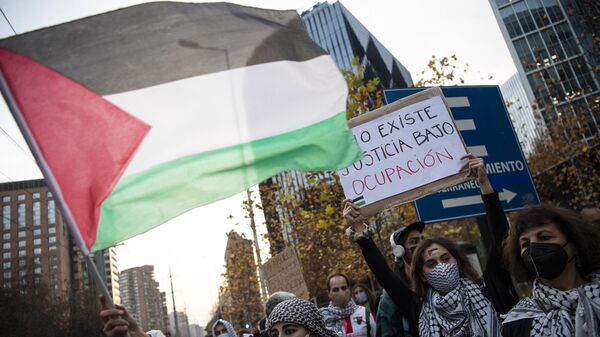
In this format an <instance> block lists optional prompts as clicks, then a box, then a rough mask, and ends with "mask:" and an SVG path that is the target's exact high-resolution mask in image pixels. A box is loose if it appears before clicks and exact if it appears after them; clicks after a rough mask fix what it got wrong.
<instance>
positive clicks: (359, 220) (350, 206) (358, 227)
mask: <svg viewBox="0 0 600 337" xmlns="http://www.w3.org/2000/svg"><path fill="white" fill-rule="evenodd" d="M342 215H343V216H344V218H346V221H348V224H349V225H350V226H351V227H352V229H353V230H354V231H355V232H362V231H363V230H364V229H365V227H366V226H365V223H364V218H363V217H362V216H361V215H360V210H359V208H358V207H357V206H356V205H355V204H354V203H353V202H352V200H350V199H346V200H344V211H343V212H342Z"/></svg>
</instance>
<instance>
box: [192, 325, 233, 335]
mask: <svg viewBox="0 0 600 337" xmlns="http://www.w3.org/2000/svg"><path fill="white" fill-rule="evenodd" d="M190 337H204V328H203V327H201V326H200V325H198V324H190ZM239 337H241V336H239Z"/></svg>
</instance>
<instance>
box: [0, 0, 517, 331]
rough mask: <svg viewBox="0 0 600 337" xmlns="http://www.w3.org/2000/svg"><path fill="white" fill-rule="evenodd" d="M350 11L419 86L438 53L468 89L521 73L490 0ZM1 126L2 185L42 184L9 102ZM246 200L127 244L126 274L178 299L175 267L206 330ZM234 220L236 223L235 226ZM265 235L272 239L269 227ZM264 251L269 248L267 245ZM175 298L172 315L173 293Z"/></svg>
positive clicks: (23, 14)
mask: <svg viewBox="0 0 600 337" xmlns="http://www.w3.org/2000/svg"><path fill="white" fill-rule="evenodd" d="M140 2H143V1H132V0H102V1H100V0H35V1H34V0H0V8H2V10H3V11H4V13H5V14H6V16H7V17H8V19H9V20H10V22H11V24H12V26H13V27H14V29H15V31H16V32H17V33H24V32H27V31H31V30H34V29H39V28H42V27H46V26H51V25H55V24H59V23H62V22H67V21H71V20H74V19H78V18H82V17H85V16H89V15H93V14H98V13H102V12H105V11H109V10H114V9H118V8H121V7H127V6H130V5H133V4H137V3H140ZM231 2H234V3H239V4H245V5H252V6H255V7H264V8H273V9H296V10H298V11H300V12H302V11H304V10H307V9H309V8H311V7H312V6H313V5H314V4H316V3H317V2H315V1H304V0H302V1H300V0H299V1H293V0H289V1H288V0H268V1H231ZM342 4H344V6H346V8H348V9H349V10H350V11H351V12H352V13H353V15H354V16H355V17H356V18H357V19H358V20H359V21H361V22H362V24H363V25H364V26H365V27H366V28H367V29H368V30H370V31H371V33H372V34H373V35H374V36H375V37H376V38H377V39H378V40H379V41H380V42H381V43H382V44H383V45H384V46H385V47H386V48H388V49H389V50H390V52H391V53H392V54H393V55H394V56H395V57H396V58H397V59H398V60H399V61H400V62H401V63H402V64H403V65H404V66H406V68H407V69H408V70H409V71H410V72H411V74H412V75H413V80H416V79H417V77H418V76H417V74H418V73H419V72H420V71H421V70H423V69H425V67H426V64H427V61H428V60H429V58H430V57H431V55H432V54H435V55H442V56H449V55H452V54H456V55H457V56H458V57H459V58H461V59H462V60H463V62H464V63H468V64H469V72H468V73H467V74H466V75H465V79H466V84H472V85H477V84H496V85H500V84H502V83H503V82H504V81H506V80H507V79H508V78H509V77H510V76H511V75H512V74H513V73H515V72H516V68H515V66H514V63H513V62H512V59H511V58H510V55H509V52H508V48H507V47H506V44H505V42H504V40H503V38H502V35H501V33H500V29H499V28H498V25H497V23H496V20H495V18H494V15H493V12H492V9H491V7H490V4H489V3H488V1H486V0H386V1H384V0H369V1H365V0H362V1H361V0H354V1H350V0H349V1H342ZM11 35H13V32H12V30H11V29H10V27H9V25H8V24H7V21H6V20H5V19H4V18H3V17H0V37H7V36H11ZM490 77H491V78H490ZM0 127H1V128H2V130H0V182H3V181H16V180H24V179H35V178H40V177H41V174H40V173H39V170H38V169H37V167H36V165H35V163H34V161H33V160H32V158H31V155H30V154H29V153H28V150H27V146H26V145H25V142H24V141H23V139H22V137H21V135H20V133H19V131H18V129H17V127H16V125H15V124H14V121H13V119H12V117H11V116H10V114H9V112H8V110H7V108H6V106H5V104H3V101H1V100H0ZM5 133H7V134H8V136H7V135H6V134H5ZM241 200H242V196H241V195H240V196H235V197H232V198H229V199H227V200H223V201H221V202H217V203H214V204H212V205H208V206H205V207H202V208H199V209H196V210H194V211H191V212H188V213H186V214H184V215H182V216H180V217H178V218H176V219H174V220H172V221H170V222H169V223H167V224H165V225H163V226H161V227H159V228H157V229H154V230H152V231H150V232H148V233H146V234H143V235H140V236H138V237H136V238H133V239H131V240H128V241H126V242H125V243H124V244H123V245H121V246H119V247H118V254H119V256H118V258H119V267H120V268H121V269H126V268H130V267H134V266H141V265H144V264H151V265H154V266H155V268H156V271H155V272H156V279H157V281H158V282H159V283H160V287H161V290H163V291H168V292H170V289H169V288H168V282H169V279H168V269H169V264H170V265H171V268H172V270H173V280H174V283H175V298H176V301H177V309H178V311H179V310H182V309H183V307H184V305H185V307H186V309H187V313H188V315H189V317H190V322H193V323H198V324H201V325H204V324H205V323H206V321H207V320H208V319H209V318H210V312H211V308H212V306H213V304H214V302H215V301H216V298H217V296H216V294H217V290H218V286H219V284H220V282H221V277H220V274H221V273H222V265H223V253H224V250H225V242H226V237H225V233H226V232H227V231H229V230H231V229H235V230H237V231H239V232H242V233H246V236H247V237H251V233H250V230H249V226H248V225H247V220H246V219H244V217H243V212H242V210H241ZM230 214H231V215H234V219H232V220H230V219H227V217H228V215H230ZM238 223H239V224H238ZM260 230H261V232H264V228H263V226H261V228H260ZM263 248H264V249H266V247H265V245H264V243H263ZM167 299H168V306H169V311H171V308H172V300H171V296H170V294H169V296H167Z"/></svg>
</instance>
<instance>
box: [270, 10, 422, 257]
mask: <svg viewBox="0 0 600 337" xmlns="http://www.w3.org/2000/svg"><path fill="white" fill-rule="evenodd" d="M301 17H302V21H303V22H304V26H305V28H306V31H307V32H308V35H309V36H310V37H311V38H312V39H313V41H315V42H316V43H317V44H318V45H319V46H321V48H323V49H324V50H325V51H327V52H328V53H329V54H330V55H331V57H332V58H333V60H334V61H335V62H336V64H337V66H338V68H339V69H340V70H348V69H351V68H352V59H353V58H355V57H356V58H358V61H359V63H360V64H361V65H362V66H364V68H365V80H367V81H368V80H370V79H373V78H375V77H377V78H379V80H380V89H389V88H406V87H409V86H412V78H411V76H410V73H409V72H408V70H407V69H406V68H405V67H404V66H403V65H402V64H401V63H400V62H399V61H398V60H397V59H396V58H395V57H394V56H393V55H392V54H391V53H390V52H389V50H387V49H386V48H385V47H384V46H383V45H382V44H381V42H379V41H378V40H377V38H375V36H373V34H371V33H370V32H369V30H367V29H366V28H365V26H364V25H363V24H362V23H361V22H360V21H359V20H358V19H356V17H354V15H353V14H352V13H351V12H350V11H349V10H348V9H347V8H346V7H344V5H342V4H341V3H340V2H334V3H328V2H322V3H318V4H316V5H315V6H313V7H312V8H311V9H309V10H307V11H305V12H303V13H302V14H301ZM320 179H330V180H331V181H333V179H332V177H329V176H327V175H325V177H321V178H320ZM308 186H310V183H309V179H307V177H306V174H305V173H303V172H298V171H287V172H283V173H281V174H279V175H276V176H274V177H272V178H270V179H267V180H266V181H264V182H263V183H261V184H260V189H261V201H262V205H263V212H264V213H265V222H266V226H267V230H268V231H269V233H276V235H271V236H270V246H271V253H272V254H276V253H277V252H279V251H280V250H281V249H282V248H283V247H284V246H285V245H290V244H291V245H294V244H295V243H296V238H295V234H294V233H295V232H294V223H293V217H294V213H293V212H294V211H293V210H292V209H290V208H286V207H282V206H281V204H280V203H278V202H276V201H275V200H274V198H273V197H272V196H270V195H267V194H269V193H265V191H267V190H272V189H278V190H280V191H281V192H282V194H288V195H293V196H294V197H295V198H296V199H298V200H299V199H302V198H303V197H304V196H303V195H301V193H302V192H301V191H302V190H303V189H304V188H306V187H308Z"/></svg>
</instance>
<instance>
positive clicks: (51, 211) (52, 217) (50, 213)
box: [48, 192, 56, 225]
mask: <svg viewBox="0 0 600 337" xmlns="http://www.w3.org/2000/svg"><path fill="white" fill-rule="evenodd" d="M48 193H50V192H48ZM54 223H56V213H55V209H54V200H48V224H50V225H51V224H54Z"/></svg>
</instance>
